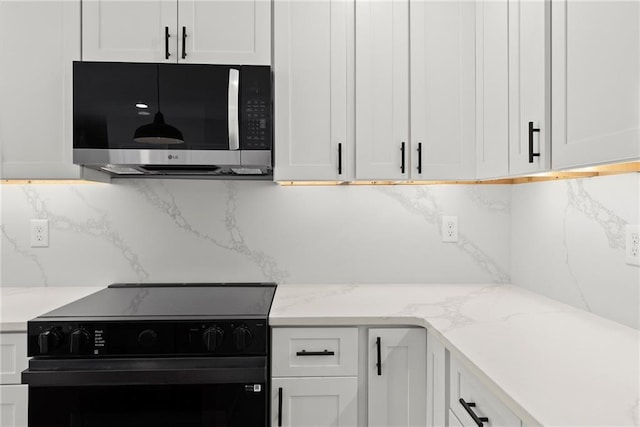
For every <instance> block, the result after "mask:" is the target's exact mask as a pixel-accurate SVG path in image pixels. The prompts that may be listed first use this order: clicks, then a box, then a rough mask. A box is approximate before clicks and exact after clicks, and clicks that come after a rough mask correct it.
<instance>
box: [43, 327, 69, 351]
mask: <svg viewBox="0 0 640 427" xmlns="http://www.w3.org/2000/svg"><path fill="white" fill-rule="evenodd" d="M62 341H64V335H63V334H62V330H61V329H60V328H58V327H53V328H49V329H47V330H46V331H44V332H41V333H40V335H38V347H40V354H51V353H52V352H53V351H54V350H55V349H56V348H58V347H59V346H60V344H62Z"/></svg>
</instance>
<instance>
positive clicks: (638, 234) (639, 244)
mask: <svg viewBox="0 0 640 427" xmlns="http://www.w3.org/2000/svg"><path fill="white" fill-rule="evenodd" d="M624 234H625V239H624V240H625V242H624V243H625V244H624V248H625V250H624V252H625V261H626V263H627V264H631V265H638V266H640V226H638V225H627V226H625V233H624Z"/></svg>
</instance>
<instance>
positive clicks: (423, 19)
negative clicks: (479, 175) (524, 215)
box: [409, 0, 476, 180]
mask: <svg viewBox="0 0 640 427" xmlns="http://www.w3.org/2000/svg"><path fill="white" fill-rule="evenodd" d="M475 7H476V6H475V3H474V1H450V0H448V1H424V0H410V10H411V25H410V28H411V32H410V44H411V61H410V62H411V85H410V88H411V95H410V97H411V155H410V156H409V157H410V158H411V179H418V180H419V179H473V178H475V68H474V67H475Z"/></svg>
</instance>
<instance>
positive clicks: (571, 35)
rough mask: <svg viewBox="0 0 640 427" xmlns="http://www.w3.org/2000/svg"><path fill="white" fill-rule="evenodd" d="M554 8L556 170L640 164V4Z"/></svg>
mask: <svg viewBox="0 0 640 427" xmlns="http://www.w3.org/2000/svg"><path fill="white" fill-rule="evenodd" d="M551 4H552V14H551V16H552V19H553V22H552V34H553V39H552V40H553V41H552V42H553V45H552V52H553V58H552V62H553V71H552V86H553V161H552V163H553V167H554V169H561V168H567V167H574V166H583V165H588V164H595V163H604V162H614V161H624V160H630V159H636V158H638V157H640V107H639V105H640V2H638V1H604V0H603V1H572V0H553V1H552V3H551Z"/></svg>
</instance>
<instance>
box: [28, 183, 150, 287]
mask: <svg viewBox="0 0 640 427" xmlns="http://www.w3.org/2000/svg"><path fill="white" fill-rule="evenodd" d="M73 191H74V193H75V194H76V196H80V197H79V198H80V200H81V201H82V202H83V204H84V206H85V207H87V208H89V209H91V210H94V211H98V213H99V216H98V218H91V219H89V220H87V221H85V222H81V221H75V220H73V219H71V218H69V217H66V216H64V215H60V214H57V213H55V212H53V211H52V210H50V209H49V207H48V204H47V202H46V201H45V200H44V198H42V197H41V196H40V194H39V193H38V191H37V190H36V189H35V187H34V186H30V185H25V186H23V187H22V192H23V194H24V196H25V198H26V199H27V202H28V203H29V205H31V207H32V209H33V215H34V217H36V218H46V219H48V220H49V228H50V229H59V230H63V231H71V232H74V233H78V234H85V235H89V236H93V237H97V238H99V239H102V240H105V241H107V242H109V243H110V244H111V245H112V246H113V247H115V248H117V249H118V250H119V252H120V253H121V255H122V257H123V258H125V259H126V260H127V262H128V263H129V265H130V267H131V269H132V270H133V272H134V273H135V275H136V277H137V278H138V280H140V281H144V280H145V279H147V278H148V277H149V273H148V272H147V271H146V270H145V268H144V267H143V266H142V264H141V263H140V260H139V258H138V255H137V254H136V253H134V252H133V251H132V250H131V248H130V247H129V245H128V244H127V243H126V241H125V239H124V238H122V236H120V233H119V232H118V230H117V229H116V228H115V227H114V226H113V224H112V223H111V222H110V221H109V219H108V216H107V214H106V212H105V211H102V210H99V209H97V208H95V207H93V206H91V205H89V204H87V203H86V199H84V197H81V194H80V193H78V192H77V191H76V190H73Z"/></svg>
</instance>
